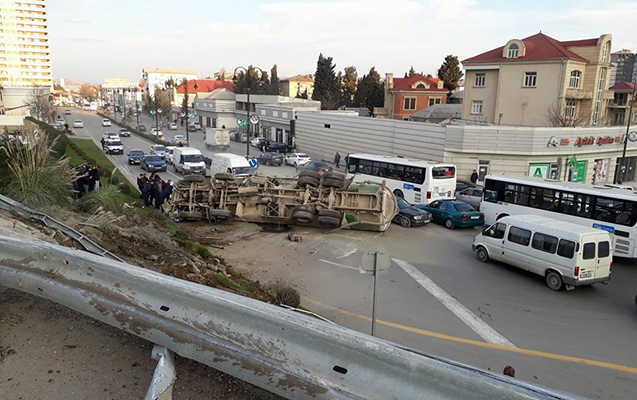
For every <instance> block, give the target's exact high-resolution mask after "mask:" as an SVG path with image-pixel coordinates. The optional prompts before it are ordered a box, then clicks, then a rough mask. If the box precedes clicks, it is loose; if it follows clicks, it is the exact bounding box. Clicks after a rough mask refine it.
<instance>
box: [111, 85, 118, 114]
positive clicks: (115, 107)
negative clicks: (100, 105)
mask: <svg viewBox="0 0 637 400" xmlns="http://www.w3.org/2000/svg"><path fill="white" fill-rule="evenodd" d="M115 91H116V90H115V89H112V92H111V93H113V97H112V99H113V119H114V120H115V121H117V106H116V105H115V96H116V94H115Z"/></svg>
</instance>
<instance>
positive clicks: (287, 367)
mask: <svg viewBox="0 0 637 400" xmlns="http://www.w3.org/2000/svg"><path fill="white" fill-rule="evenodd" d="M0 284H1V285H4V286H8V287H11V288H15V289H18V290H22V291H25V292H28V293H32V294H34V295H37V296H40V297H44V298H47V299H49V300H52V301H56V302H58V303H60V304H62V305H65V306H67V307H69V308H72V309H74V310H76V311H78V312H81V313H83V314H86V315H88V316H90V317H93V318H95V319H98V320H100V321H102V322H105V323H107V324H110V325H113V326H115V327H118V328H120V329H123V330H125V331H128V332H130V333H133V334H135V335H137V336H139V337H142V338H144V339H147V340H149V341H151V342H154V343H157V344H160V345H162V346H165V347H166V348H169V349H171V350H173V351H174V352H176V353H177V354H179V355H181V356H184V357H187V358H191V359H193V360H196V361H199V362H201V363H203V364H206V365H209V366H211V367H213V368H216V369H218V370H221V371H223V372H226V373H229V374H231V375H234V376H235V377H238V378H240V379H242V380H244V381H247V382H250V383H252V384H255V385H257V386H260V387H262V388H265V389H267V390H269V391H272V392H274V393H277V394H279V395H281V396H283V397H286V398H288V399H303V400H305V399H308V400H309V399H314V400H316V399H319V400H321V399H325V400H327V399H330V400H331V399H351V400H354V399H356V400H361V399H369V400H386V399H405V400H414V399H437V400H445V399H462V400H477V399H480V400H483V399H484V400H487V399H489V400H491V399H509V400H518V399H520V400H521V399H524V400H529V399H544V400H548V399H551V400H556V399H569V400H575V399H581V397H576V396H574V395H569V394H566V393H562V392H559V391H554V390H551V389H546V388H542V387H539V386H536V385H532V384H528V383H525V382H521V381H518V380H516V379H513V378H509V377H506V376H503V375H499V374H495V373H491V372H487V371H483V370H478V369H475V368H473V367H470V366H467V365H463V364H459V363H454V362H451V361H447V360H444V359H438V358H435V357H431V356H428V355H423V354H418V353H416V352H413V351H407V350H405V349H401V348H399V347H398V346H397V345H395V344H392V343H390V342H387V341H384V340H382V339H378V338H375V337H371V336H368V335H365V334H363V333H359V332H355V331H352V330H349V329H347V328H343V327H340V326H337V325H332V324H328V323H325V322H323V321H320V320H317V319H315V318H311V317H307V316H304V315H299V314H295V313H293V312H291V311H288V310H285V309H283V308H280V307H277V306H273V305H271V304H267V303H262V302H259V301H257V300H253V299H250V298H246V297H242V296H239V295H236V294H233V293H228V292H224V291H222V290H217V289H214V288H210V287H207V286H202V285H198V284H195V283H191V282H187V281H182V280H179V279H176V278H172V277H169V276H166V275H162V274H160V273H156V272H153V271H150V270H147V269H143V268H139V267H135V266H132V265H129V264H125V263H121V262H117V261H112V260H109V259H105V258H101V257H98V256H96V255H93V254H89V253H85V252H82V251H78V250H74V249H69V248H66V247H62V246H56V245H52V244H49V243H44V242H40V241H25V240H19V239H13V238H9V237H3V236H0Z"/></svg>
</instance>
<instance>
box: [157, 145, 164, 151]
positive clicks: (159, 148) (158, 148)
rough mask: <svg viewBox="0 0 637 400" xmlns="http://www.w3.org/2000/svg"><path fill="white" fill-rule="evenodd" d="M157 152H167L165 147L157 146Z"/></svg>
mask: <svg viewBox="0 0 637 400" xmlns="http://www.w3.org/2000/svg"><path fill="white" fill-rule="evenodd" d="M155 151H166V148H165V147H164V146H155Z"/></svg>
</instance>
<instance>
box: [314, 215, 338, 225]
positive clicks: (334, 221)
mask: <svg viewBox="0 0 637 400" xmlns="http://www.w3.org/2000/svg"><path fill="white" fill-rule="evenodd" d="M318 223H319V224H320V225H321V226H325V227H328V228H338V227H339V226H341V220H340V219H339V218H334V217H328V216H319V217H318Z"/></svg>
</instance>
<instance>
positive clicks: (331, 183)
mask: <svg viewBox="0 0 637 400" xmlns="http://www.w3.org/2000/svg"><path fill="white" fill-rule="evenodd" d="M323 186H325V187H333V188H337V189H342V188H343V181H342V180H340V179H331V178H329V179H328V178H325V179H323Z"/></svg>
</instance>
